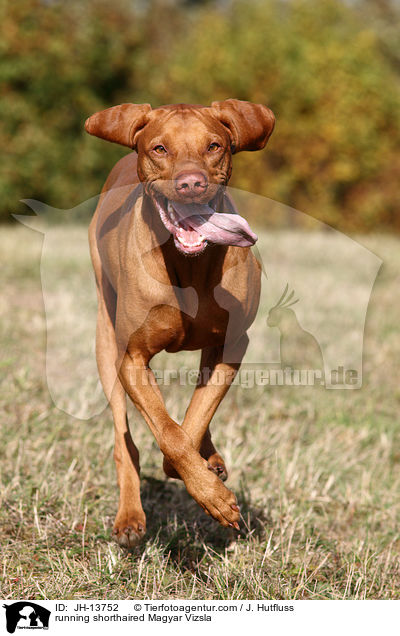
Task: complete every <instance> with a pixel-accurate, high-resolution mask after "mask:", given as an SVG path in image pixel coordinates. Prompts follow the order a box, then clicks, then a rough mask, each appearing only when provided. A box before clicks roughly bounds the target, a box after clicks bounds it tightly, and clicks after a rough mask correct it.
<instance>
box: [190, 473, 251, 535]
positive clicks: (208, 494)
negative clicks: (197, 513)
mask: <svg viewBox="0 0 400 636" xmlns="http://www.w3.org/2000/svg"><path fill="white" fill-rule="evenodd" d="M204 464H205V471H203V470H202V471H201V472H200V473H199V474H196V475H195V476H193V477H192V478H189V479H186V480H185V485H186V488H187V490H188V492H189V494H190V495H192V497H193V499H195V501H197V503H198V504H199V505H200V506H201V507H202V508H203V510H204V511H205V512H206V513H207V514H208V515H210V516H211V517H213V518H214V519H215V520H216V521H219V523H220V524H221V525H222V526H224V528H228V527H231V528H236V530H239V523H238V522H239V519H240V508H239V506H238V504H237V500H236V497H235V495H234V494H233V492H231V491H230V490H229V489H228V488H226V486H224V484H223V483H222V481H221V480H220V479H218V477H217V476H216V474H215V473H214V471H213V470H209V469H208V466H207V463H206V462H204Z"/></svg>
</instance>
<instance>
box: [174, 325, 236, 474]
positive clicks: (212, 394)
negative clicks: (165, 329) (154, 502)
mask: <svg viewBox="0 0 400 636" xmlns="http://www.w3.org/2000/svg"><path fill="white" fill-rule="evenodd" d="M248 342H249V339H248V337H247V334H243V336H242V337H241V338H239V339H238V341H237V342H236V343H235V344H234V345H233V346H231V347H230V350H229V351H227V345H224V346H221V347H207V348H206V349H203V350H202V354H201V360H200V376H199V383H198V385H197V386H196V388H195V390H194V393H193V396H192V399H191V401H190V404H189V407H188V409H187V411H186V414H185V419H184V421H183V424H182V429H183V430H184V431H186V433H187V434H188V435H189V437H190V439H191V440H192V444H193V446H194V447H195V449H196V450H198V451H200V452H201V455H202V456H203V457H204V458H205V459H206V460H207V463H208V468H209V469H211V470H213V471H214V472H215V474H216V475H217V476H218V477H219V478H220V479H222V480H225V479H226V478H227V470H226V467H225V463H224V460H223V459H222V457H221V456H220V454H219V453H218V452H217V451H216V450H215V448H214V445H213V443H212V441H211V435H210V431H209V428H208V427H209V424H210V422H211V419H212V418H213V416H214V413H215V411H216V410H217V408H218V406H219V404H220V403H221V401H222V400H223V398H224V397H225V395H226V393H227V391H228V389H229V387H230V386H231V384H232V382H233V380H234V379H235V376H236V373H237V372H238V369H239V367H240V362H239V360H241V359H242V358H243V356H244V354H245V352H246V349H247V345H248ZM224 353H225V354H227V355H226V356H225V357H227V358H228V359H229V357H230V356H231V359H232V360H236V361H237V362H234V363H233V362H232V363H227V362H224ZM164 471H165V473H166V474H167V475H168V476H169V477H175V478H176V477H179V475H178V474H177V472H176V471H175V470H174V469H173V467H172V466H171V464H170V463H169V462H168V460H164Z"/></svg>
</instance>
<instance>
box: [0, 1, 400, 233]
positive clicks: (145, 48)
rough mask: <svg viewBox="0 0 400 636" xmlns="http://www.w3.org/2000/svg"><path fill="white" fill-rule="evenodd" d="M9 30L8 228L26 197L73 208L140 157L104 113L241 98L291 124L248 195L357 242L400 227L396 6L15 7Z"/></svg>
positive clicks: (251, 179) (256, 165)
mask: <svg viewBox="0 0 400 636" xmlns="http://www.w3.org/2000/svg"><path fill="white" fill-rule="evenodd" d="M382 7H383V8H382ZM0 17H1V21H2V31H3V35H2V39H1V42H0V106H1V120H0V143H1V146H2V148H3V149H4V150H5V152H6V160H5V161H4V162H3V170H2V172H1V175H0V219H2V220H7V219H8V218H9V217H10V214H11V213H13V212H14V213H15V212H20V211H21V210H22V207H21V204H19V203H18V202H19V200H20V199H21V198H27V197H29V198H37V199H40V200H42V201H44V202H46V203H47V204H49V205H52V206H55V207H58V208H72V207H74V206H76V205H78V204H79V203H80V202H82V201H84V200H85V199H88V198H89V197H91V196H93V195H95V194H97V193H98V192H99V191H100V188H101V186H102V183H103V181H104V179H105V177H106V175H107V172H108V171H109V169H110V168H111V167H112V165H113V163H114V162H115V161H116V160H117V159H118V158H119V157H121V156H123V155H124V154H125V153H126V149H123V148H119V147H118V146H115V145H112V144H106V143H105V142H102V141H100V140H98V139H95V138H91V137H89V136H88V135H85V134H84V132H83V124H84V121H85V119H86V118H87V117H88V116H89V115H90V114H92V113H93V112H95V111H97V110H100V109H102V108H106V107H108V106H112V105H114V104H118V103H121V102H127V101H132V102H137V103H142V102H150V103H151V104H152V105H153V106H158V105H160V104H164V103H173V102H191V103H202V104H209V103H210V102H211V101H213V100H221V99H224V98H228V97H236V98H239V99H246V100H250V101H255V102H262V103H266V104H268V106H270V108H272V110H273V111H274V113H275V115H276V118H277V125H276V129H275V132H274V134H273V136H272V138H271V140H270V143H269V146H268V150H267V151H264V152H262V153H243V154H242V155H240V156H239V155H238V157H237V158H235V164H236V165H235V170H234V178H233V181H232V182H231V184H232V185H234V186H236V187H239V188H243V189H246V190H250V191H252V192H255V193H258V194H263V195H265V196H268V197H270V198H272V199H276V200H278V201H281V202H283V203H285V204H287V205H291V206H293V207H296V208H298V209H300V210H301V211H303V212H307V213H308V214H310V215H312V216H315V217H317V218H318V219H320V220H322V221H325V222H327V223H329V224H331V225H333V226H334V227H337V228H339V229H342V230H344V231H360V230H361V231H368V230H372V229H379V230H385V229H386V230H389V229H390V230H396V231H397V230H400V214H399V205H400V204H399V197H398V190H399V174H400V155H399V146H400V125H399V124H400V64H399V62H400V60H399V58H398V42H397V40H396V38H395V37H394V36H393V29H394V27H395V23H396V20H398V15H396V9H395V8H393V7H392V6H391V5H390V3H378V2H377V3H375V2H372V1H370V2H363V3H361V4H360V5H357V3H353V4H350V3H346V4H345V3H342V2H340V1H339V0H321V1H320V2H314V1H312V0H303V1H296V0H253V1H251V2H248V1H247V2H246V1H244V0H243V1H242V0H237V1H232V2H220V3H218V4H217V3H213V2H203V3H199V2H197V3H196V2H195V3H193V2H192V3H188V2H186V3H183V2H181V3H179V2H172V1H170V2H167V1H164V2H160V1H153V2H141V3H138V2H135V3H134V2H128V1H127V0H126V1H125V0H113V2H105V1H103V0H88V1H86V2H81V1H79V0H69V2H67V1H56V0H52V1H51V0H47V1H44V0H18V2H15V0H4V2H3V3H2V5H1V9H0ZM397 24H398V22H397ZM257 214H258V212H257V210H254V211H249V214H248V216H249V217H251V215H253V218H252V219H250V220H252V221H254V220H255V221H258V222H259V223H262V221H263V219H262V218H260V217H259V216H258V217H257Z"/></svg>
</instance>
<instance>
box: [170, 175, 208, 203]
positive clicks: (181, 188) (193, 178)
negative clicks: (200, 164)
mask: <svg viewBox="0 0 400 636" xmlns="http://www.w3.org/2000/svg"><path fill="white" fill-rule="evenodd" d="M207 186H208V181H207V177H206V175H205V174H204V173H203V172H180V173H179V174H178V175H177V177H175V190H176V191H177V192H178V193H179V194H181V195H183V196H189V197H192V196H193V195H196V194H202V193H203V192H205V191H206V189H207Z"/></svg>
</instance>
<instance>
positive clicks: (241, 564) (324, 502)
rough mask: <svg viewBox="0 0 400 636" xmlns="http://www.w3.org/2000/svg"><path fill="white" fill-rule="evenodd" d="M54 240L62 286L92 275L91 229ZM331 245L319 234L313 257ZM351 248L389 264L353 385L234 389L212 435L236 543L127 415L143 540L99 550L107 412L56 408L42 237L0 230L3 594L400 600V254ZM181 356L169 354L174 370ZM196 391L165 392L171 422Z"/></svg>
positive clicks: (105, 539)
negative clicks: (238, 516)
mask: <svg viewBox="0 0 400 636" xmlns="http://www.w3.org/2000/svg"><path fill="white" fill-rule="evenodd" d="M58 232H59V237H58V238H59V241H60V243H59V245H60V253H59V258H60V260H62V269H63V271H64V276H65V280H67V281H68V275H69V272H70V273H71V280H72V279H73V280H74V281H75V280H76V277H77V276H79V274H81V275H82V280H84V281H86V280H89V278H88V276H87V266H88V265H87V257H86V252H85V245H86V229H85V228H74V227H72V228H67V229H64V228H63V229H61V230H58ZM303 236H304V235H303ZM280 238H282V241H284V242H285V245H289V246H290V244H293V245H295V244H296V242H297V241H298V239H299V235H297V234H296V233H295V232H286V233H281V234H280V233H276V234H275V235H274V239H275V240H276V241H278V242H279V240H280ZM265 240H267V239H266V238H265ZM332 240H333V238H332V236H331V234H329V233H326V234H323V235H319V241H320V242H321V245H320V247H321V248H322V249H323V248H324V242H325V243H326V245H328V244H329V242H330V241H332ZM360 240H361V242H364V243H367V244H368V246H369V247H370V249H372V250H373V251H375V253H377V254H378V255H379V256H381V258H382V259H383V260H384V265H383V268H382V269H381V271H380V274H379V276H378V279H377V282H376V284H375V287H374V290H373V294H372V298H371V302H370V306H369V311H368V316H367V323H366V331H365V352H364V383H363V388H362V389H361V390H358V391H325V390H321V389H313V388H311V387H309V388H301V389H298V388H297V389H291V388H290V387H285V388H283V387H275V388H265V387H254V388H252V389H244V388H240V387H234V388H233V389H232V390H231V392H230V393H229V394H228V396H227V398H226V399H225V401H224V402H223V404H222V405H221V407H220V409H219V411H218V412H217V415H216V417H215V421H214V426H213V439H214V441H215V443H216V445H217V447H218V449H219V450H220V452H221V453H222V454H223V455H224V457H225V460H226V462H227V464H228V469H229V470H230V476H229V481H228V485H229V486H230V487H231V488H232V489H233V490H234V491H235V492H236V494H237V496H238V499H239V503H240V505H241V510H242V515H243V521H242V523H241V532H240V534H239V536H236V535H233V534H231V533H230V532H227V531H225V530H224V529H223V528H220V527H219V526H218V525H217V524H216V523H215V522H213V521H212V520H210V519H209V518H207V517H206V516H205V515H204V513H203V512H202V511H201V510H200V508H199V507H198V506H197V505H196V504H195V502H194V501H193V500H191V498H190V497H189V496H188V494H187V493H186V491H185V489H184V487H183V485H182V484H181V483H180V482H175V481H173V480H167V479H166V478H165V477H164V475H163V472H162V469H161V465H162V457H161V453H160V451H159V450H158V448H157V447H156V445H155V442H154V440H153V438H152V436H151V434H150V432H149V430H148V429H147V427H146V425H145V424H144V422H143V421H142V420H141V418H140V417H139V415H137V414H136V413H135V412H134V411H133V409H132V413H131V422H132V430H133V433H134V438H135V441H136V443H137V445H138V447H139V449H140V451H141V464H142V477H143V479H142V494H143V505H144V509H145V511H146V513H147V518H148V530H147V538H146V541H145V542H144V543H143V544H142V545H141V546H140V547H138V548H137V549H136V551H135V552H133V553H132V554H129V553H125V552H124V551H122V550H121V549H120V548H119V547H118V546H117V545H116V544H115V543H113V542H112V541H111V540H110V528H111V526H112V522H113V518H114V515H115V513H116V509H117V498H118V492H117V487H116V479H115V471H114V465H113V459H112V452H113V433H112V423H111V416H110V413H109V411H108V410H106V411H105V412H103V413H102V414H101V415H99V416H97V417H95V418H92V419H90V420H79V419H75V418H73V417H71V416H68V415H67V414H66V413H64V412H63V411H60V410H58V409H57V408H56V407H55V406H54V404H53V402H52V400H51V397H50V395H49V392H48V389H47V384H46V374H45V345H46V331H45V328H46V323H45V314H44V306H43V300H42V293H41V285H40V273H39V259H40V251H41V245H42V243H41V237H40V235H39V234H37V233H34V232H31V231H29V230H28V229H26V228H22V227H20V228H16V229H12V228H2V230H1V234H0V254H1V255H2V256H1V258H2V265H1V277H2V279H3V280H2V302H1V305H0V338H1V347H2V358H1V362H0V372H1V387H0V402H1V433H0V435H1V437H0V449H1V474H0V499H1V512H0V537H1V570H0V571H1V589H0V595H1V596H2V597H3V598H11V599H12V598H27V597H29V598H36V599H44V598H48V599H53V598H70V599H72V598H82V597H84V598H109V599H125V598H157V599H172V598H191V599H229V598H234V599H253V598H259V599H262V598H280V599H362V598H369V599H372V598H373V599H389V598H392V599H393V598H400V576H399V575H400V571H399V569H400V568H399V556H400V530H399V528H400V525H399V522H400V502H399V490H400V432H399V427H398V419H399V418H398V411H399V402H400V390H399V388H398V387H399V365H398V360H399V354H400V335H399V332H398V316H399V313H400V300H399V294H398V274H397V272H398V271H399V266H400V250H399V247H400V241H399V240H398V239H395V238H390V237H379V236H372V237H365V238H362V239H360ZM262 244H263V241H261V245H262ZM72 245H73V246H74V252H73V254H72V255H71V258H70V259H68V258H64V257H63V255H64V256H65V254H68V253H69V249H70V246H72ZM54 258H55V259H56V258H57V254H55V255H54ZM306 264H307V257H305V261H304V266H306ZM310 267H311V265H310ZM312 267H315V264H313V265H312ZM85 284H86V283H85ZM67 305H68V304H67ZM164 359H165V357H164V356H161V358H160V360H161V362H162V361H163V360H164ZM182 359H183V358H182V357H180V358H178V357H177V358H174V357H173V356H172V355H171V356H169V357H168V365H169V366H172V365H174V364H176V362H175V360H176V361H182ZM184 359H185V360H186V361H187V360H189V362H190V363H191V362H192V361H193V359H194V356H193V354H192V355H191V356H189V357H187V358H184ZM189 392H190V389H189V387H177V386H173V387H170V388H169V390H166V391H165V393H166V402H167V406H168V408H169V411H170V412H171V414H172V415H173V416H174V417H177V418H179V417H181V416H182V414H183V412H184V409H185V406H186V405H187V403H188V398H189Z"/></svg>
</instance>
